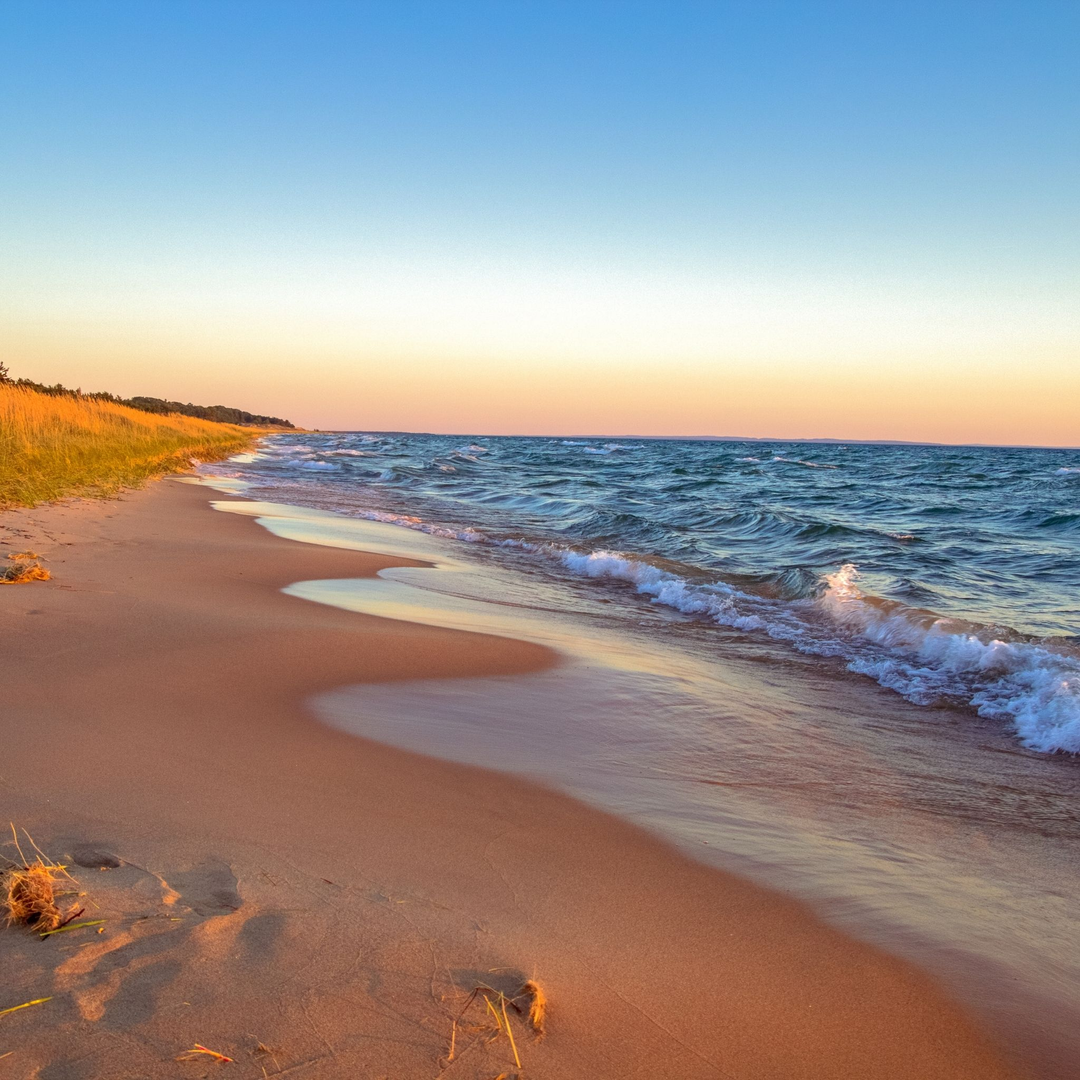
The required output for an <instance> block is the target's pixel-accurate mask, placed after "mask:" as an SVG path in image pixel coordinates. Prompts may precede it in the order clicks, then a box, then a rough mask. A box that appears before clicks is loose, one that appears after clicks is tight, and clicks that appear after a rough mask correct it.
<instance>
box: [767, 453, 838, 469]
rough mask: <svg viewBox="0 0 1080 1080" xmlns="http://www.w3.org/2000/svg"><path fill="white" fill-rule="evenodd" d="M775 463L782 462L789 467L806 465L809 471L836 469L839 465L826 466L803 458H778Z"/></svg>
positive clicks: (775, 458)
mask: <svg viewBox="0 0 1080 1080" xmlns="http://www.w3.org/2000/svg"><path fill="white" fill-rule="evenodd" d="M773 461H782V462H784V463H785V464H787V465H805V466H806V467H807V468H808V469H836V468H838V467H839V466H837V465H825V464H822V463H821V462H819V461H803V459H802V458H787V457H779V456H776V457H774V458H773Z"/></svg>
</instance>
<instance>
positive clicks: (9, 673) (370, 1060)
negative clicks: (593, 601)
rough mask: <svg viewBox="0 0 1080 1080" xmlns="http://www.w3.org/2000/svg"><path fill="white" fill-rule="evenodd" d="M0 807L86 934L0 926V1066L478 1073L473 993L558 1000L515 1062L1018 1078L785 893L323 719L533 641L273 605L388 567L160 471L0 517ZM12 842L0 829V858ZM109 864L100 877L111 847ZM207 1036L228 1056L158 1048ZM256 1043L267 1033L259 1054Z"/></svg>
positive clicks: (494, 1044) (916, 981) (487, 1059)
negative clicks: (87, 497) (337, 701)
mask: <svg viewBox="0 0 1080 1080" xmlns="http://www.w3.org/2000/svg"><path fill="white" fill-rule="evenodd" d="M27 546H33V547H34V548H35V549H36V550H38V551H40V552H41V553H42V554H43V555H45V556H46V557H47V558H48V559H49V563H48V565H49V567H50V569H51V570H52V572H53V574H54V579H53V580H52V581H51V582H48V583H39V584H34V585H28V586H12V587H7V588H3V589H0V632H2V636H3V642H4V653H3V664H4V667H3V686H2V690H0V694H2V697H0V745H2V754H0V820H2V821H4V822H6V821H7V820H9V819H11V820H15V821H16V822H18V823H19V824H21V825H24V826H25V827H26V828H28V829H29V830H30V831H31V832H32V833H33V834H34V838H35V839H36V840H37V842H38V843H39V844H40V845H41V846H42V847H43V848H44V849H45V850H46V851H48V852H49V853H50V854H53V855H55V856H56V857H57V858H61V857H63V858H64V859H65V860H67V861H71V862H72V863H73V871H74V872H75V873H76V874H77V876H78V877H79V879H80V881H81V883H82V888H83V889H84V890H85V891H86V892H87V894H88V899H89V900H90V901H91V902H92V903H93V905H96V906H94V907H92V908H91V909H90V910H89V911H88V913H87V916H84V917H96V918H105V919H106V920H107V922H106V924H105V932H104V933H102V934H95V933H94V932H93V930H84V931H78V932H76V933H72V934H66V935H64V934H61V935H57V936H55V937H52V938H49V939H47V940H45V941H42V940H39V939H38V938H37V937H36V935H32V934H28V933H27V932H25V931H22V930H18V929H10V930H7V931H4V932H2V933H0V1009H2V1008H5V1007H7V1006H9V1005H14V1004H18V1003H19V1002H22V1001H25V1000H28V999H30V998H38V997H43V996H47V995H52V1001H50V1002H48V1003H46V1004H44V1005H41V1006H37V1007H35V1008H32V1009H26V1010H22V1011H20V1012H18V1013H13V1014H11V1015H9V1016H6V1017H0V1055H3V1054H6V1053H8V1052H11V1056H10V1057H7V1058H0V1077H7V1076H11V1077H40V1078H42V1080H65V1078H67V1080H75V1078H79V1080H85V1078H106V1077H110V1078H111V1077H153V1078H157V1077H176V1076H192V1077H195V1076H206V1075H213V1076H216V1075H219V1074H220V1075H221V1076H223V1077H225V1076H236V1077H244V1076H248V1077H253V1078H254V1077H262V1076H263V1075H264V1070H265V1075H267V1076H275V1075H283V1076H289V1077H297V1078H299V1077H319V1078H323V1077H326V1078H338V1077H340V1078H343V1080H344V1078H350V1080H353V1078H360V1077H372V1078H377V1077H393V1078H395V1080H396V1078H401V1080H412V1078H435V1077H447V1078H453V1080H462V1078H470V1080H471V1078H477V1080H493V1078H494V1077H496V1076H498V1075H499V1074H500V1073H507V1074H508V1075H510V1076H512V1075H514V1073H515V1072H516V1069H515V1066H514V1062H513V1057H512V1055H511V1053H510V1047H509V1043H508V1041H507V1040H506V1039H505V1038H499V1039H497V1040H494V1041H490V1038H489V1037H490V1036H491V1035H492V1034H493V1032H494V1029H493V1027H492V1026H491V1025H490V1024H487V1025H486V1026H484V1025H485V1020H484V1013H483V1010H482V1009H481V1008H476V1009H475V1011H473V1012H471V1013H470V1014H469V1017H470V1018H471V1019H472V1020H473V1021H475V1024H474V1025H473V1026H469V1025H466V1026H464V1027H463V1028H462V1029H461V1030H460V1031H459V1033H458V1039H457V1055H456V1057H455V1060H454V1061H453V1062H450V1063H448V1062H447V1061H446V1053H447V1050H448V1046H449V1039H450V1031H451V1023H452V1019H453V1017H454V1016H455V1015H456V1014H457V1013H458V1011H459V1010H460V1008H461V1006H462V1004H463V1002H464V999H465V996H466V993H467V991H468V990H470V989H471V988H472V987H473V986H474V985H476V983H478V982H485V983H487V984H489V985H492V986H495V987H498V988H505V989H506V990H508V991H511V992H512V991H513V990H514V989H516V988H517V986H518V985H519V984H520V982H521V981H522V980H523V979H524V978H526V977H530V976H532V977H535V978H537V979H538V980H539V981H541V982H542V983H543V985H544V986H545V988H546V990H547V991H548V994H549V996H550V999H551V1011H550V1022H549V1032H548V1035H547V1037H546V1038H545V1039H544V1040H543V1041H536V1040H534V1039H533V1038H532V1036H531V1035H530V1034H529V1033H528V1031H527V1029H526V1027H525V1026H524V1024H522V1023H521V1022H520V1021H518V1020H514V1021H513V1023H514V1024H515V1027H514V1030H515V1034H516V1036H517V1038H518V1040H519V1042H518V1048H519V1052H520V1054H521V1058H522V1061H523V1064H524V1070H523V1074H522V1075H523V1076H526V1077H545V1078H566V1080H585V1078H606V1077H610V1078H612V1080H614V1078H620V1080H624V1078H627V1077H641V1078H650V1080H658V1078H665V1077H670V1078H673V1080H692V1078H698V1077H701V1078H705V1077H710V1078H712V1077H737V1078H739V1080H752V1078H764V1077H769V1078H794V1077H806V1078H841V1077H842V1078H845V1080H854V1078H862V1077H866V1078H875V1080H877V1078H883V1080H884V1078H896V1080H901V1078H903V1080H915V1078H919V1080H932V1078H935V1077H940V1078H946V1077H947V1078H950V1080H960V1078H966V1077H971V1078H973V1080H974V1078H979V1080H992V1078H995V1077H1004V1076H1006V1075H1011V1074H1009V1073H1008V1072H1007V1071H1006V1070H1005V1068H1004V1067H1003V1066H1002V1065H1001V1064H1000V1063H999V1061H998V1059H997V1057H996V1055H995V1053H994V1051H993V1050H992V1049H991V1048H990V1047H989V1046H988V1044H987V1043H986V1041H985V1039H984V1038H983V1037H982V1036H981V1035H980V1034H979V1033H977V1032H975V1031H974V1030H973V1029H972V1028H971V1026H970V1025H969V1024H968V1022H967V1021H966V1020H965V1018H964V1017H963V1016H962V1015H961V1013H960V1012H959V1011H958V1010H957V1009H956V1008H955V1007H953V1006H952V1005H951V1004H949V1003H948V1002H947V1001H946V1000H945V999H944V998H943V996H942V995H941V994H940V993H939V992H938V991H937V989H936V988H935V986H934V985H933V984H932V982H931V981H930V980H929V979H928V978H926V977H925V976H923V975H921V974H920V973H918V972H916V971H914V970H912V969H911V968H910V967H907V966H906V965H904V964H902V963H900V962H898V961H896V960H893V959H892V958H890V957H887V956H885V955H883V954H881V953H879V952H877V951H875V950H873V949H871V948H869V947H867V946H864V945H861V944H858V943H855V942H852V941H851V940H849V939H847V938H845V937H844V936H842V935H841V934H839V933H837V932H835V931H833V930H831V929H829V928H827V927H825V926H823V925H822V924H821V923H819V922H818V921H817V920H816V919H815V918H814V917H813V916H812V915H811V914H810V913H808V912H807V910H806V909H805V908H803V907H802V906H800V905H798V904H796V903H794V902H791V901H788V900H786V899H784V898H782V897H779V896H776V895H773V894H770V893H767V892H765V891H763V890H761V889H758V888H756V887H754V886H752V885H749V884H747V883H744V882H742V881H739V880H737V879H734V878H730V877H726V876H724V875H721V874H718V873H716V872H715V871H712V870H710V869H707V868H705V867H702V866H698V865H697V864H695V863H692V862H690V861H689V860H687V859H686V858H684V857H683V856H682V855H680V854H678V853H676V852H675V851H673V850H672V849H670V848H668V847H667V846H665V845H664V844H662V843H660V842H659V841H657V840H654V839H653V838H651V837H650V836H648V835H646V834H644V833H642V832H641V831H639V830H638V829H636V828H634V827H632V826H630V825H628V824H626V823H623V822H621V821H618V820H616V819H614V818H611V817H608V816H606V815H604V814H602V813H599V812H597V811H594V810H592V809H589V808H587V807H584V806H582V805H581V804H578V803H576V802H574V801H573V800H570V799H568V798H565V797H563V796H561V795H558V794H555V793H552V792H549V791H547V790H544V789H542V788H540V787H536V786H532V785H529V784H527V783H525V782H522V781H521V780H518V779H514V778H510V777H505V776H502V775H498V774H493V773H489V772H485V771H483V770H478V769H469V768H464V767H460V766H456V765H449V764H446V763H443V762H439V761H435V760H431V759H426V758H423V757H418V756H415V755H410V754H407V753H403V752H401V751H398V750H394V749H391V748H387V747H383V746H380V745H376V744H373V743H367V742H364V741H362V740H357V739H353V738H351V737H349V736H346V735H343V734H341V733H338V732H334V731H331V730H328V729H326V728H324V727H322V726H321V725H319V724H318V723H317V722H316V721H315V720H313V719H312V718H311V717H310V716H309V715H308V714H307V713H306V712H305V709H304V705H303V702H304V699H305V697H306V696H307V695H310V694H312V693H314V692H317V691H319V690H324V689H327V688H329V687H332V686H335V685H340V684H344V683H355V682H360V681H363V680H365V679H403V678H415V677H423V676H437V677H445V676H448V675H452V674H456V673H460V674H473V675H475V674H483V673H485V672H501V673H510V672H514V671H527V670H536V669H538V668H539V667H542V666H545V665H548V664H551V663H553V662H554V657H553V656H552V655H551V654H549V653H548V652H546V651H545V650H544V649H542V648H541V647H539V646H535V645H532V644H527V643H521V642H512V641H507V640H504V639H498V638H490V637H484V636H480V635H473V634H465V633H460V632H456V631H449V630H440V629H429V628H425V627H419V626H414V625H410V624H404V623H396V622H388V621H385V620H378V619H374V618H369V617H366V616H362V615H356V614H352V613H349V612H345V611H340V610H336V609H333V608H329V607H323V606H320V605H315V604H310V603H307V602H305V601H302V600H297V599H294V598H291V597H287V596H284V595H283V594H281V593H280V592H279V589H280V588H281V587H282V586H283V585H285V584H287V583H289V582H291V581H295V580H301V579H311V578H317V577H346V576H360V575H364V574H371V573H374V572H375V571H376V570H378V569H379V568H380V567H383V566H386V565H389V564H391V562H397V563H400V560H390V559H387V558H385V557H381V556H379V557H376V556H368V555H363V554H358V553H356V552H349V551H344V550H336V549H330V548H319V547H315V546H312V545H307V544H299V543H293V542H290V541H286V540H281V539H277V538H275V537H273V536H271V535H270V534H269V533H267V532H266V531H265V530H263V529H261V528H260V527H259V526H258V525H257V524H256V523H255V522H254V521H252V520H250V519H246V518H243V517H238V516H234V515H228V514H219V513H216V512H214V511H213V510H211V509H210V508H209V506H208V493H207V492H206V491H205V490H202V489H199V488H195V487H190V486H183V485H180V484H176V483H171V482H166V483H162V484H158V485H156V486H154V487H151V488H149V489H147V490H145V491H141V492H138V493H135V494H132V495H129V496H126V497H125V498H124V499H122V500H120V501H115V502H109V503H92V502H85V503H75V504H71V505H70V506H67V507H51V508H43V509H39V510H36V511H26V512H22V511H20V512H17V513H9V514H6V515H3V517H0V553H2V552H6V551H7V550H21V549H22V548H25V547H27ZM5 850H9V849H5ZM102 867H105V868H102ZM195 1042H199V1043H202V1044H204V1045H206V1046H209V1047H211V1048H213V1049H215V1050H218V1051H221V1052H223V1053H226V1054H228V1055H229V1056H231V1057H233V1058H235V1059H236V1062H235V1063H234V1064H232V1065H219V1064H216V1063H214V1062H211V1061H209V1060H208V1059H203V1060H196V1061H191V1062H177V1061H176V1060H175V1058H176V1056H177V1055H178V1054H179V1053H181V1052H182V1051H183V1050H184V1049H185V1048H187V1047H189V1046H191V1045H192V1044H193V1043H195ZM259 1044H262V1045H263V1046H264V1047H268V1048H269V1049H270V1051H271V1052H270V1053H266V1052H262V1051H258V1050H257V1049H256V1048H257V1046H258V1045H259Z"/></svg>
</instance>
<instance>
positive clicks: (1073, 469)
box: [1054, 465, 1080, 476]
mask: <svg viewBox="0 0 1080 1080" xmlns="http://www.w3.org/2000/svg"><path fill="white" fill-rule="evenodd" d="M1073 473H1080V466H1075V465H1063V466H1062V467H1061V468H1060V469H1055V470H1054V475H1055V476H1070V475H1071V474H1073Z"/></svg>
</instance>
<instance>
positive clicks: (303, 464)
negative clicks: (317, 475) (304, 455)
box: [287, 458, 341, 472]
mask: <svg viewBox="0 0 1080 1080" xmlns="http://www.w3.org/2000/svg"><path fill="white" fill-rule="evenodd" d="M287 464H289V465H292V466H293V467H294V468H296V469H309V470H311V471H312V472H326V471H327V470H330V469H338V468H340V467H341V466H339V465H335V464H334V463H333V462H332V461H304V460H301V459H299V458H296V459H294V460H292V461H289V462H287Z"/></svg>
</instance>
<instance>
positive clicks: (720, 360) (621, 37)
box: [0, 0, 1080, 445]
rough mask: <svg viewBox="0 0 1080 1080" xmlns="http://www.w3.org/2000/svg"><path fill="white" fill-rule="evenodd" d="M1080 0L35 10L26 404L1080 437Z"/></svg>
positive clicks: (5, 142)
mask: <svg viewBox="0 0 1080 1080" xmlns="http://www.w3.org/2000/svg"><path fill="white" fill-rule="evenodd" d="M1078 41H1080V3H1075V2H1068V3H1044V2H1039V0H1027V2H1024V3H995V2H993V0H981V2H977V3H964V2H950V0H937V2H934V3H926V4H921V3H917V2H902V3H900V2H898V3H889V2H884V0H861V2H859V3H850V4H840V3H827V2H804V3H797V2H788V3H769V2H761V3H757V2H755V3H751V2H749V0H748V2H745V3H708V4H695V3H679V2H676V0H665V2H658V3H648V4H639V3H589V2H586V0H574V2H570V3H560V2H557V0H546V2H542V3H531V2H518V0H502V2H492V3H474V2H466V0H440V2H430V3H427V2H425V3H412V2H407V0H394V2H392V3H364V2H360V0H357V2H350V3H333V2H329V0H305V2H299V0H298V2H293V3H275V2H271V0H259V2H242V0H213V2H209V3H188V2H181V0H155V2H146V0H134V2H113V3H95V2H93V0H79V2H72V3H57V2H50V0H35V2H32V3H31V2H25V3H23V2H19V0H5V2H4V3H3V4H2V5H0V147H2V159H3V164H2V167H0V348H2V352H0V358H3V359H4V360H5V361H6V362H7V363H8V365H9V366H10V368H11V369H12V373H13V374H14V375H23V376H26V377H28V378H32V379H35V380H39V381H44V382H55V381H61V382H64V383H66V384H69V385H79V386H82V387H83V388H84V389H108V390H112V391H114V392H117V393H120V394H124V395H131V394H137V393H143V394H152V395H157V396H162V397H169V398H176V399H180V400H183V401H189V400H191V401H196V402H200V403H204V404H212V403H218V402H221V403H224V404H229V405H237V406H240V407H242V408H247V409H250V410H253V411H258V412H270V413H275V414H280V415H286V416H288V417H290V418H291V419H293V420H295V421H296V422H298V423H302V424H305V425H309V426H319V427H330V428H358V429H367V430H387V429H396V430H414V431H446V432H461V433H477V434H482V433H483V434H489V433H490V434H493V433H524V434H531V433H543V434H594V435H604V434H606V435H627V434H636V435H649V434H658V435H677V434H687V435H745V436H770V437H796V438H798V437H828V436H833V437H839V438H849V439H860V438H861V439H874V438H882V439H915V440H933V441H946V442H998V443H1030V444H1056V445H1078V444H1080V213H1078V208H1080V64H1078V63H1077V43H1078Z"/></svg>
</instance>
